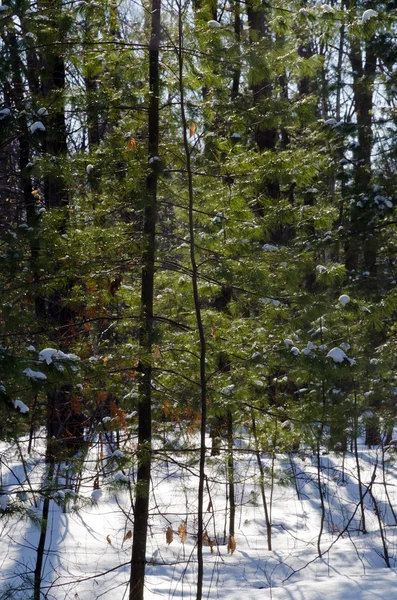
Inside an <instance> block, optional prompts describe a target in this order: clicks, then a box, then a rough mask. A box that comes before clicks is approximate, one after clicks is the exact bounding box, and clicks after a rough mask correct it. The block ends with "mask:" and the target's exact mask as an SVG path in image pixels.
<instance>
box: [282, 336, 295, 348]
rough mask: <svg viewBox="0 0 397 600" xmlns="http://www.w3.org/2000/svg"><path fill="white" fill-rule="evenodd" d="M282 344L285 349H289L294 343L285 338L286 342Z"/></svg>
mask: <svg viewBox="0 0 397 600" xmlns="http://www.w3.org/2000/svg"><path fill="white" fill-rule="evenodd" d="M284 344H285V346H286V347H287V348H290V347H291V346H293V345H294V342H293V341H292V340H290V339H289V338H287V339H286V340H284Z"/></svg>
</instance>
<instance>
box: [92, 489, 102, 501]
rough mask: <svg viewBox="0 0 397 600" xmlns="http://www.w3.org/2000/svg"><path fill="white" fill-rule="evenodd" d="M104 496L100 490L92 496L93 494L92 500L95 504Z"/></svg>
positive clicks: (95, 491)
mask: <svg viewBox="0 0 397 600" xmlns="http://www.w3.org/2000/svg"><path fill="white" fill-rule="evenodd" d="M102 496H103V492H102V490H100V489H99V490H94V491H93V492H92V494H91V500H92V501H93V502H98V500H99V499H100V498H102Z"/></svg>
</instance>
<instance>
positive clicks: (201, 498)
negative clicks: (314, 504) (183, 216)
mask: <svg viewBox="0 0 397 600" xmlns="http://www.w3.org/2000/svg"><path fill="white" fill-rule="evenodd" d="M182 15H183V13H182V8H181V7H180V8H179V18H178V21H179V35H178V63H179V97H180V101H181V121H182V130H183V146H184V151H185V161H186V173H187V179H188V198H189V204H188V214H189V238H190V239H189V242H190V262H191V269H192V287H193V299H194V310H195V317H196V324H197V330H198V337H199V346H200V378H199V382H200V392H201V393H200V396H201V426H200V462H199V486H198V507H197V510H198V516H197V530H198V531H197V561H198V569H197V594H196V600H201V598H202V595H203V579H204V563H203V535H204V527H203V514H204V484H205V452H206V446H205V434H206V426H207V380H206V339H205V333H204V325H203V321H202V316H201V305H200V296H199V290H198V277H199V273H198V266H197V261H196V248H195V230H194V191H193V171H192V164H191V155H190V148H189V141H188V124H187V119H186V113H185V83H184V74H183V58H184V48H183V20H182Z"/></svg>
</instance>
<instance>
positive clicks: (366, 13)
mask: <svg viewBox="0 0 397 600" xmlns="http://www.w3.org/2000/svg"><path fill="white" fill-rule="evenodd" d="M377 16H378V13H377V12H376V10H373V9H372V8H368V9H367V10H365V11H364V12H363V16H362V17H361V18H362V22H363V23H365V22H366V21H368V20H369V19H372V17H377Z"/></svg>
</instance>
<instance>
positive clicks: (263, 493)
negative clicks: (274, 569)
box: [252, 416, 272, 550]
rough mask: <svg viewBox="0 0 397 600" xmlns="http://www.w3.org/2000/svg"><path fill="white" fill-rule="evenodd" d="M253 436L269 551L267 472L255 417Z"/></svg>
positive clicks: (270, 534)
mask: <svg viewBox="0 0 397 600" xmlns="http://www.w3.org/2000/svg"><path fill="white" fill-rule="evenodd" d="M252 434H253V436H254V442H255V456H256V462H257V464H258V468H259V475H260V482H259V485H260V489H261V496H262V503H263V510H264V511H265V521H266V533H267V549H268V550H272V524H271V521H270V510H269V507H268V502H267V498H266V491H265V470H264V468H263V464H262V460H261V454H260V451H259V440H258V434H257V430H256V421H255V418H254V416H252Z"/></svg>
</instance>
